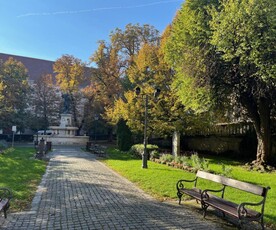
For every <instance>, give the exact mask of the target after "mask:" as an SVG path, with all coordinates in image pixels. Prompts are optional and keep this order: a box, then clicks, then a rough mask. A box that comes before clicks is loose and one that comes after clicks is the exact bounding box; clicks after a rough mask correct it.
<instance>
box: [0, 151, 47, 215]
mask: <svg viewBox="0 0 276 230" xmlns="http://www.w3.org/2000/svg"><path fill="white" fill-rule="evenodd" d="M34 155H35V150H34V148H31V147H15V148H9V149H7V150H5V151H4V152H3V153H1V154H0V187H6V188H9V189H10V190H11V191H12V195H13V198H12V199H11V206H10V209H9V212H19V211H24V210H27V209H28V208H30V205H31V202H32V199H33V197H34V195H35V192H36V190H37V187H38V185H39V183H40V182H41V179H42V176H43V174H44V173H45V171H46V166H47V162H46V161H41V160H37V159H35V158H34Z"/></svg>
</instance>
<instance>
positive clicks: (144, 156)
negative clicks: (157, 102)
mask: <svg viewBox="0 0 276 230" xmlns="http://www.w3.org/2000/svg"><path fill="white" fill-rule="evenodd" d="M135 92H136V95H137V96H138V95H140V93H141V89H140V87H137V88H136V89H135ZM160 92H161V91H160V89H156V90H155V92H154V97H155V98H157V97H158V96H159V94H160ZM143 96H145V119H144V153H143V154H142V168H148V150H147V145H148V137H147V129H148V104H149V95H147V94H145V95H143Z"/></svg>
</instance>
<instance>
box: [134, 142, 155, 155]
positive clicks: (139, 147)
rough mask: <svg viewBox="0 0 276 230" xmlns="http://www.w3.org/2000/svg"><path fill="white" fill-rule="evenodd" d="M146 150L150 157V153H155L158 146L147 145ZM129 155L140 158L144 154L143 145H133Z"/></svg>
mask: <svg viewBox="0 0 276 230" xmlns="http://www.w3.org/2000/svg"><path fill="white" fill-rule="evenodd" d="M147 150H148V154H149V155H151V153H152V152H153V151H157V150H158V146H157V145H147ZM130 153H131V154H132V155H134V156H137V157H139V158H142V155H143V153H144V145H143V144H136V145H133V146H132V147H131V148H130Z"/></svg>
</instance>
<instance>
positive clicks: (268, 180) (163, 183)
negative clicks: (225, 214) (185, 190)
mask: <svg viewBox="0 0 276 230" xmlns="http://www.w3.org/2000/svg"><path fill="white" fill-rule="evenodd" d="M205 159H207V160H209V169H210V170H213V171H215V172H217V173H221V172H222V166H221V163H223V164H224V165H225V166H226V167H231V168H232V172H231V177H232V178H235V179H238V180H242V181H246V182H250V183H253V184H258V185H262V186H265V187H267V186H270V187H271V190H269V192H268V196H267V201H266V206H265V223H269V224H270V225H271V224H272V225H273V226H274V227H275V226H276V209H275V207H276V192H275V189H276V173H275V172H273V173H259V172H252V171H247V170H246V169H245V168H244V167H243V164H242V163H239V162H238V161H233V160H229V159H225V158H220V157H217V156H210V157H206V156H205ZM103 161H104V162H105V163H106V164H107V165H108V166H109V167H110V168H112V169H114V170H115V171H117V172H118V173H119V174H121V175H122V176H124V177H126V178H127V179H128V180H130V181H132V182H134V183H135V184H136V185H138V186H139V187H140V188H141V189H143V190H144V191H146V192H147V193H148V194H150V195H152V196H154V197H155V198H157V199H159V200H166V199H173V200H177V199H178V198H177V195H176V182H177V181H178V180H179V179H193V178H194V177H195V174H194V173H190V172H187V171H184V170H180V169H176V168H173V167H170V166H167V165H162V164H158V163H155V162H151V161H148V169H142V167H141V166H142V161H141V160H140V159H137V158H134V157H132V156H131V155H130V154H128V153H122V152H120V151H118V150H116V149H111V148H110V149H108V158H106V159H104V160H103ZM211 183H212V182H211ZM211 183H210V182H209V181H208V182H207V181H204V180H201V181H198V185H199V186H200V188H203V189H204V188H210V186H211V187H212V188H218V185H217V184H215V183H212V184H213V185H211ZM213 186H214V187H213ZM186 198H187V199H189V198H188V197H186ZM225 198H227V199H230V200H232V201H235V202H245V201H248V202H258V201H260V197H258V196H255V195H252V194H249V193H245V192H242V191H239V190H237V189H232V188H227V189H226V191H225Z"/></svg>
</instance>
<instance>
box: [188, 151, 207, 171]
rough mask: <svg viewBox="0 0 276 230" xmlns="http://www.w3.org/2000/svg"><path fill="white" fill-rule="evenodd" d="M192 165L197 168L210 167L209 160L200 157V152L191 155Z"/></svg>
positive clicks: (205, 168)
mask: <svg viewBox="0 0 276 230" xmlns="http://www.w3.org/2000/svg"><path fill="white" fill-rule="evenodd" d="M191 161H192V166H193V168H194V169H195V170H199V169H201V170H207V169H208V167H209V161H207V160H205V159H204V158H200V157H199V156H198V154H192V155H191Z"/></svg>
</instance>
